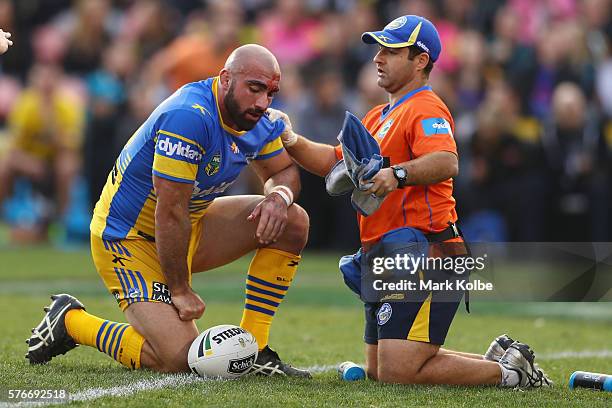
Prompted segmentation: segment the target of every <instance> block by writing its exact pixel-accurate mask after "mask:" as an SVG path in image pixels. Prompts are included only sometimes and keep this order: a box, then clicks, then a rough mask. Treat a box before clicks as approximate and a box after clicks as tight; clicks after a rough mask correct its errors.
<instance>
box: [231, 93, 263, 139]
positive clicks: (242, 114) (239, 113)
mask: <svg viewBox="0 0 612 408" xmlns="http://www.w3.org/2000/svg"><path fill="white" fill-rule="evenodd" d="M223 103H224V104H225V109H226V110H227V113H228V114H229V116H230V119H231V120H232V122H233V123H234V124H235V125H236V126H238V127H239V128H240V129H241V130H251V129H253V128H254V127H255V125H256V124H257V122H258V121H259V118H261V116H262V115H263V114H264V113H265V112H263V111H260V110H258V109H245V110H244V111H243V110H242V109H241V107H240V104H239V103H238V100H237V99H236V97H235V96H234V84H233V83H232V84H231V85H230V87H229V89H228V90H227V94H226V95H225V100H224V101H223ZM247 113H250V114H251V115H256V116H258V117H259V118H258V119H256V120H253V119H249V118H247V117H246V114H247Z"/></svg>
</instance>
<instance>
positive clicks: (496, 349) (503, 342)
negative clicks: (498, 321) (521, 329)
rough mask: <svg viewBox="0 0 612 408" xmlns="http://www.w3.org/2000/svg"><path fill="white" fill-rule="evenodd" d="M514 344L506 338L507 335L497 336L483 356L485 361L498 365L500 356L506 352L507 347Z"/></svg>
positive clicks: (508, 337) (509, 338) (510, 339)
mask: <svg viewBox="0 0 612 408" xmlns="http://www.w3.org/2000/svg"><path fill="white" fill-rule="evenodd" d="M512 343H514V340H513V339H512V338H511V337H510V336H508V335H507V334H502V335H501V336H497V337H496V338H495V340H493V341H492V342H491V345H490V346H489V349H488V350H487V352H486V353H485V355H484V358H485V360H489V361H495V362H496V363H499V361H500V360H501V358H502V356H503V355H504V353H505V352H506V350H508V347H510V345H511V344H512Z"/></svg>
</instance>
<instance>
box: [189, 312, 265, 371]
mask: <svg viewBox="0 0 612 408" xmlns="http://www.w3.org/2000/svg"><path fill="white" fill-rule="evenodd" d="M257 351H258V346H257V340H255V337H254V336H253V335H252V334H251V333H249V332H248V331H246V330H244V329H243V328H241V327H238V326H234V325H231V324H222V325H219V326H214V327H211V328H210V329H207V330H204V331H203V332H202V333H200V335H199V336H198V337H197V338H196V339H195V340H194V341H193V343H192V344H191V347H189V354H188V357H187V361H188V363H189V368H191V371H193V372H194V373H195V374H197V375H199V376H201V377H216V378H238V377H241V376H243V375H244V374H246V373H248V372H249V371H250V369H251V367H252V366H253V364H254V363H255V360H256V359H257Z"/></svg>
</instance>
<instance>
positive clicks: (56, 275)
mask: <svg viewBox="0 0 612 408" xmlns="http://www.w3.org/2000/svg"><path fill="white" fill-rule="evenodd" d="M0 260H1V262H0V265H1V266H0V268H1V269H0V310H1V314H0V327H1V328H2V331H1V332H2V336H1V337H0V401H6V396H7V390H8V389H65V390H67V391H68V392H69V393H71V395H72V396H73V397H74V398H75V401H73V402H72V403H71V405H74V406H81V405H93V404H95V405H96V406H97V405H106V406H118V405H120V404H121V405H122V406H143V407H145V406H146V407H150V406H177V407H179V406H180V407H182V406H198V407H201V406H283V407H284V406H291V407H293V406H295V407H298V406H300V407H301V406H317V407H318V406H329V407H337V406H356V407H399V406H436V407H441V406H449V407H456V406H487V407H488V406H533V407H536V406H537V407H540V406H553V405H554V406H589V407H598V406H601V407H604V406H607V407H610V406H612V393H601V392H600V393H598V392H592V391H588V390H576V391H570V390H569V389H568V388H567V380H568V378H569V375H570V374H571V373H572V372H573V371H575V370H584V371H594V372H604V373H612V344H611V338H612V304H610V303H599V304H592V303H591V304H567V303H566V304H518V303H516V304H499V303H492V302H487V303H476V304H472V313H471V314H469V315H468V314H467V313H466V312H465V311H464V308H463V307H462V308H461V309H460V312H459V313H458V315H457V317H456V319H455V321H454V323H453V326H452V327H451V330H450V333H449V336H448V338H447V344H446V347H448V348H451V349H458V350H462V351H469V352H476V353H483V352H484V351H485V349H486V348H487V346H488V344H489V343H490V341H491V339H492V338H493V337H495V336H496V335H498V334H501V333H504V332H508V333H509V334H511V335H512V336H514V337H515V338H519V339H521V340H522V341H524V342H527V343H529V344H530V345H531V346H532V347H533V348H534V350H535V351H536V355H538V361H539V363H540V365H541V366H542V367H543V368H544V369H545V370H546V371H547V372H548V373H549V374H550V376H551V377H552V379H553V381H555V383H556V384H555V387H553V388H552V389H541V390H533V391H526V392H521V391H513V390H501V389H496V388H484V387H483V388H460V387H427V386H396V385H382V384H378V383H375V382H372V381H361V382H355V383H347V382H343V381H341V380H339V379H338V378H337V375H336V372H335V370H334V369H333V368H332V367H333V366H335V365H337V364H338V363H340V362H342V361H345V360H352V361H355V362H358V363H362V362H363V360H364V358H363V355H362V353H363V343H362V334H363V333H362V331H363V321H362V308H361V306H360V303H359V301H358V300H357V299H356V298H354V297H353V296H352V294H351V293H350V292H349V291H348V289H346V288H345V287H344V285H343V283H342V280H341V278H340V275H339V272H338V271H337V257H336V256H330V255H317V254H312V253H310V254H306V256H305V257H304V261H303V262H302V265H301V267H300V271H299V272H298V276H297V278H296V280H295V283H294V285H293V287H292V288H291V290H290V291H289V294H288V295H287V297H286V301H285V303H284V304H283V305H282V306H281V308H280V309H279V312H278V314H277V316H276V318H275V322H274V325H273V329H272V334H271V340H270V344H271V346H272V347H273V348H275V349H276V350H277V351H278V352H279V354H280V355H281V357H283V358H284V359H286V360H288V361H290V362H292V363H293V364H294V365H297V366H300V367H311V368H313V367H314V368H315V371H316V374H315V376H314V379H312V380H296V379H282V378H259V377H246V378H242V379H240V380H236V381H212V380H201V379H199V378H197V377H195V376H192V375H183V376H176V375H173V376H168V375H160V374H156V373H153V372H150V371H146V370H140V371H136V372H132V371H128V370H126V369H124V368H122V367H121V366H120V365H118V364H117V363H116V362H114V361H113V360H111V359H110V358H108V357H107V356H106V355H103V354H101V353H99V352H98V351H97V350H94V349H91V348H88V347H79V348H77V349H75V350H73V351H71V352H70V353H68V354H67V355H65V356H60V357H58V358H56V359H54V360H53V361H52V362H51V363H50V364H48V365H46V366H42V367H31V366H29V365H28V364H27V361H26V360H25V359H24V354H25V352H26V344H25V343H24V340H25V338H26V337H27V336H28V335H29V330H30V328H32V327H34V326H35V325H36V324H38V322H39V321H40V319H41V317H42V307H43V306H45V305H47V304H48V303H49V302H50V301H49V297H48V296H49V295H50V294H52V293H61V292H68V293H71V294H73V295H75V296H77V297H79V299H80V300H81V301H83V302H84V303H85V305H86V307H87V310H88V311H89V312H90V313H93V314H96V315H99V316H101V317H104V318H107V319H112V320H117V321H122V320H123V316H122V314H121V312H120V311H119V309H118V307H117V306H116V303H115V301H114V299H113V298H112V297H111V296H110V295H109V294H108V293H107V292H106V289H105V288H104V286H103V285H102V282H101V281H100V280H99V279H98V276H97V274H96V272H95V270H94V269H93V265H92V263H91V260H90V258H89V253H88V251H87V250H86V249H83V250H78V251H74V252H58V251H54V250H52V249H50V248H44V247H43V248H36V249H16V250H10V251H9V250H6V249H5V250H0ZM247 265H248V259H245V260H241V261H239V262H236V263H234V264H232V265H228V266H226V267H224V268H222V269H219V270H216V271H212V272H207V273H204V274H198V275H196V276H195V277H194V287H195V288H196V290H197V291H198V292H199V293H200V294H201V295H202V297H203V298H204V300H205V301H206V302H207V309H206V313H205V315H204V316H203V318H202V319H201V320H200V321H199V322H198V326H199V328H200V329H201V330H203V329H205V328H207V327H210V326H213V325H216V324H222V323H232V324H237V323H238V322H239V321H240V316H241V313H242V303H243V282H244V277H245V273H246V268H247ZM138 390H140V391H138ZM2 404H3V403H2V402H0V405H2Z"/></svg>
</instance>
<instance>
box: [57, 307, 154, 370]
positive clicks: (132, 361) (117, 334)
mask: <svg viewBox="0 0 612 408" xmlns="http://www.w3.org/2000/svg"><path fill="white" fill-rule="evenodd" d="M66 330H67V331H68V334H69V335H70V337H72V338H73V339H74V341H75V342H76V343H78V344H84V345H86V346H91V347H96V348H97V349H98V350H100V351H101V352H103V353H106V354H108V355H109V356H111V357H112V358H113V359H115V360H116V361H118V362H119V363H121V364H123V365H124V366H126V367H128V368H132V369H137V368H140V352H141V351H142V345H143V344H144V342H145V338H144V337H142V336H141V335H140V334H139V333H138V332H137V331H136V330H134V328H133V327H132V326H131V325H129V324H127V323H116V322H111V321H109V320H103V319H100V318H99V317H96V316H94V315H91V314H89V313H87V312H86V311H84V310H82V309H73V310H70V311H68V313H66Z"/></svg>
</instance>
